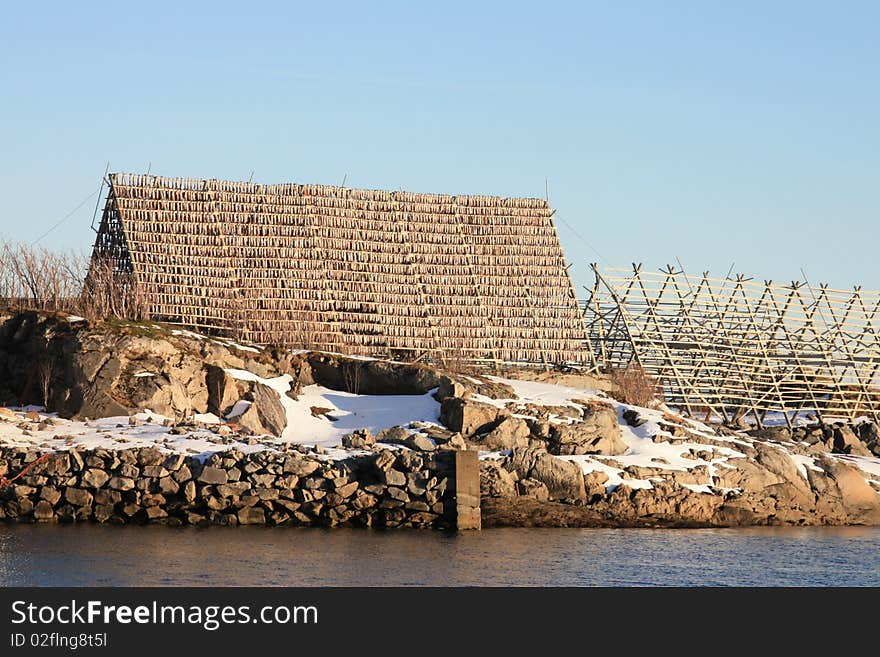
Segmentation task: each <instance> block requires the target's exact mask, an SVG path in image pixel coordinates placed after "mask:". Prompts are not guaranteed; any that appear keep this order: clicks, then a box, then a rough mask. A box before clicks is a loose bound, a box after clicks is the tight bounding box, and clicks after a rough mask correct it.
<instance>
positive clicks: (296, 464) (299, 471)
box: [284, 456, 321, 477]
mask: <svg viewBox="0 0 880 657" xmlns="http://www.w3.org/2000/svg"><path fill="white" fill-rule="evenodd" d="M320 467H321V466H320V464H319V463H318V462H317V461H312V460H310V459H303V458H300V457H298V456H289V457H287V458H285V459H284V473H285V474H292V475H296V476H297V477H307V476H309V475H310V474H312V473H313V472H314V471H315V470H317V469H318V468H320Z"/></svg>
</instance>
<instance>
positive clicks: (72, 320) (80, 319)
mask: <svg viewBox="0 0 880 657" xmlns="http://www.w3.org/2000/svg"><path fill="white" fill-rule="evenodd" d="M67 321H68V323H70V324H75V323H76V322H84V321H86V318H85V317H80V316H79V315H68V316H67Z"/></svg>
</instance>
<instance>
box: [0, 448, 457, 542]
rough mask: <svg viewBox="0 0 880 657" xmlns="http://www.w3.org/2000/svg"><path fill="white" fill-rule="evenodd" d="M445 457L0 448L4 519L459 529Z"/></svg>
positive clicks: (399, 452)
mask: <svg viewBox="0 0 880 657" xmlns="http://www.w3.org/2000/svg"><path fill="white" fill-rule="evenodd" d="M448 457H449V454H445V455H444V454H436V455H431V456H427V457H423V456H422V455H420V454H417V453H415V452H412V451H409V450H397V451H391V450H387V449H386V450H381V451H378V452H375V453H370V454H364V455H361V456H352V457H350V458H347V459H343V460H339V461H327V460H326V459H322V458H321V455H320V454H317V453H315V451H314V450H310V449H308V448H304V447H299V446H293V447H289V448H287V449H281V450H272V451H268V450H267V451H257V452H250V453H248V454H244V453H242V452H241V451H239V450H236V449H232V450H229V451H223V452H216V453H214V454H212V455H210V456H209V457H207V458H206V459H201V458H197V457H192V456H190V457H187V456H184V455H183V454H166V453H163V452H162V451H161V450H159V449H157V448H151V447H143V448H140V449H119V450H107V449H95V450H88V451H81V450H78V449H70V450H67V451H58V452H53V453H48V458H46V459H45V460H43V461H40V460H39V455H38V454H37V453H35V452H27V451H22V450H20V449H16V448H9V447H6V448H0V475H5V474H7V473H8V472H10V471H16V472H17V471H20V470H22V469H24V468H25V467H26V466H27V465H28V464H34V465H33V466H32V467H31V468H30V469H29V470H28V471H27V474H26V475H25V476H23V477H21V478H19V479H18V480H16V481H15V482H14V483H13V484H11V485H8V486H6V487H5V489H4V490H2V491H0V520H8V521H18V522H62V523H72V522H88V521H92V522H99V523H105V522H106V523H111V524H120V525H121V524H127V523H139V524H142V523H163V524H167V525H173V526H180V525H199V526H203V525H230V526H234V525H254V524H259V525H303V526H323V527H335V526H340V525H349V526H357V527H383V528H392V527H413V528H427V527H431V528H449V527H454V526H455V508H454V504H453V503H452V500H453V499H454V493H455V491H454V478H450V474H451V473H452V463H451V459H450V458H448Z"/></svg>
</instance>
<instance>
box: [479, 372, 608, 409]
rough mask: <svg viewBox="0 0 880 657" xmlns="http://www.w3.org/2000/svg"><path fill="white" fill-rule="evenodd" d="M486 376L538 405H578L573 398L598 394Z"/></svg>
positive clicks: (592, 391)
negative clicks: (504, 384)
mask: <svg viewBox="0 0 880 657" xmlns="http://www.w3.org/2000/svg"><path fill="white" fill-rule="evenodd" d="M486 378H487V379H490V380H492V381H497V382H498V383H506V384H507V385H509V386H510V387H511V388H513V391H514V392H515V393H516V394H517V396H519V397H520V399H521V400H523V401H526V402H532V403H533V404H537V405H544V406H576V405H577V404H574V403H573V402H572V401H571V400H572V399H585V398H590V397H596V396H597V395H598V393H597V391H595V390H587V389H584V388H572V387H569V386H558V385H554V384H552V383H541V382H540V381H516V380H514V379H502V378H501V377H497V376H488V377H486ZM506 401H510V400H506ZM502 405H503V404H502Z"/></svg>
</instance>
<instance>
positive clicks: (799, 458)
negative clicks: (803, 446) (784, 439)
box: [786, 452, 822, 479]
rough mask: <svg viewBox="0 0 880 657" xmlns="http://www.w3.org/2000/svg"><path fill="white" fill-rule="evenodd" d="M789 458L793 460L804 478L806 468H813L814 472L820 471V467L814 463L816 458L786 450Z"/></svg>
mask: <svg viewBox="0 0 880 657" xmlns="http://www.w3.org/2000/svg"><path fill="white" fill-rule="evenodd" d="M786 453H787V454H788V456H789V458H790V459H791V460H792V461H794V464H795V465H796V466H797V469H798V472H800V473H801V476H803V478H804V479H806V478H807V469H808V468H809V469H810V470H813V471H814V472H822V468H820V467H819V466H818V465H816V459H814V458H813V457H812V456H807V455H805V454H792V453H790V452H786Z"/></svg>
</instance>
